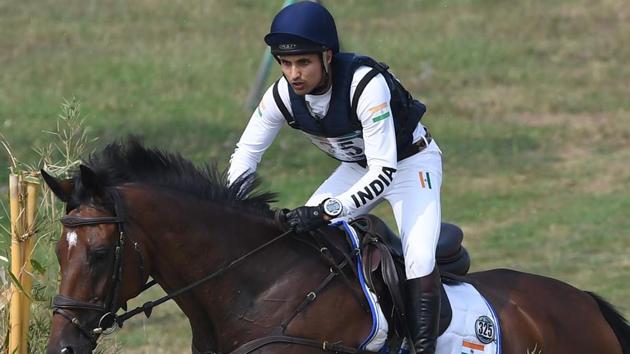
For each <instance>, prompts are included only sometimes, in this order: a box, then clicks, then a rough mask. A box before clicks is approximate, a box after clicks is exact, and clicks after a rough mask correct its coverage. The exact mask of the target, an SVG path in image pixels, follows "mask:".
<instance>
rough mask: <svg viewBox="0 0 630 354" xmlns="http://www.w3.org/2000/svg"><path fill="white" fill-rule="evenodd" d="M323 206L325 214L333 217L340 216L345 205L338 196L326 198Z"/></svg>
mask: <svg viewBox="0 0 630 354" xmlns="http://www.w3.org/2000/svg"><path fill="white" fill-rule="evenodd" d="M322 208H323V209H324V214H326V215H328V216H329V217H331V218H333V219H334V218H336V217H339V216H340V215H341V212H342V211H343V205H342V204H341V202H340V201H339V199H337V198H328V199H326V200H324V202H323V203H322Z"/></svg>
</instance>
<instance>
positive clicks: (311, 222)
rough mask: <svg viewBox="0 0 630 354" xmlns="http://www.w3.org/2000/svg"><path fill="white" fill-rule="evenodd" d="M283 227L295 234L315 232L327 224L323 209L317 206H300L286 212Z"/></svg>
mask: <svg viewBox="0 0 630 354" xmlns="http://www.w3.org/2000/svg"><path fill="white" fill-rule="evenodd" d="M284 216H285V225H286V226H287V229H291V230H293V231H295V232H297V233H302V232H307V231H311V230H315V229H317V228H319V227H321V226H324V225H326V224H328V221H327V220H325V219H324V216H325V214H324V208H323V207H322V206H321V205H318V206H301V207H299V208H295V209H293V210H290V211H288V212H287V213H286V214H285V215H284Z"/></svg>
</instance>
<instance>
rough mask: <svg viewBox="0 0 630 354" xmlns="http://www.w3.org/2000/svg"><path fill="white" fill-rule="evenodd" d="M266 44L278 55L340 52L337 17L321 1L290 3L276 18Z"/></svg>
mask: <svg viewBox="0 0 630 354" xmlns="http://www.w3.org/2000/svg"><path fill="white" fill-rule="evenodd" d="M265 43H267V44H268V45H269V47H270V48H271V53H272V54H273V55H274V56H276V55H283V54H285V55H291V54H305V53H315V52H324V51H326V50H327V49H331V50H332V51H333V53H338V52H339V39H338V38H337V27H336V26H335V20H334V19H333V17H332V15H331V14H330V12H328V10H326V8H325V7H324V6H322V5H320V4H319V3H317V2H313V1H302V2H298V3H295V4H292V5H289V6H286V7H285V8H283V9H282V10H280V12H278V14H277V15H276V17H274V19H273V22H272V23H271V30H270V31H269V33H268V34H267V35H266V36H265Z"/></svg>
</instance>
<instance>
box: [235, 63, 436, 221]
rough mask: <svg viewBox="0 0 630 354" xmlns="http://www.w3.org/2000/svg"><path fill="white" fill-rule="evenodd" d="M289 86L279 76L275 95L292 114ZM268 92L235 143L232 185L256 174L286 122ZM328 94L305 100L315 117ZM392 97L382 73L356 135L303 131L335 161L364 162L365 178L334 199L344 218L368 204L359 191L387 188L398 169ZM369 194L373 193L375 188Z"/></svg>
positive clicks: (366, 98) (360, 110)
mask: <svg viewBox="0 0 630 354" xmlns="http://www.w3.org/2000/svg"><path fill="white" fill-rule="evenodd" d="M370 70H371V68H370V67H367V66H361V67H359V68H358V69H357V70H356V71H355V73H354V76H353V79H352V85H351V88H350V99H352V97H353V96H354V91H355V89H356V87H357V85H358V84H359V82H360V81H361V79H362V78H363V77H364V76H365V75H366V74H367V73H368V72H369V71H370ZM287 85H288V84H287V81H286V80H285V79H284V78H282V79H281V80H280V81H279V82H278V92H279V94H280V98H281V99H282V102H284V105H285V106H286V107H287V109H288V110H289V112H290V113H291V114H293V112H292V110H291V103H290V98H289V92H288V89H287ZM272 90H273V87H269V89H267V92H266V93H265V95H264V96H263V98H262V100H261V102H260V104H259V106H258V108H257V109H256V110H255V111H254V113H253V114H252V116H251V118H250V120H249V123H248V124H247V127H246V128H245V131H244V132H243V135H242V136H241V138H240V140H239V142H238V143H237V144H236V149H235V151H234V153H233V154H232V157H231V159H230V168H229V170H228V180H229V183H232V182H233V181H234V180H235V179H236V178H238V177H239V176H241V175H242V174H245V173H252V172H254V171H256V168H257V166H258V163H260V160H261V158H262V156H263V154H264V152H265V151H266V150H267V148H269V146H270V145H271V143H272V142H273V141H274V139H275V138H276V136H277V135H278V132H279V131H280V128H281V127H282V126H283V125H284V124H285V122H286V120H285V118H284V116H283V115H282V113H281V112H280V109H279V108H278V107H277V106H276V103H275V101H274V98H273V91H272ZM331 92H332V89H331V90H328V92H326V93H325V94H322V95H306V96H305V101H306V103H307V107H308V108H309V110H310V111H311V114H312V115H313V116H315V117H317V116H319V117H323V116H325V115H326V112H327V111H328V107H329V104H330V97H331ZM390 98H391V95H390V91H389V87H388V86H387V82H386V81H385V78H384V77H383V76H382V75H381V74H378V75H376V76H375V77H374V78H373V79H372V80H370V82H369V83H368V84H367V86H366V87H365V89H364V91H363V93H362V94H361V97H359V101H358V105H357V116H358V119H359V121H360V122H361V127H362V129H361V131H360V132H357V133H356V134H354V135H352V136H345V137H343V138H341V139H340V138H326V137H316V136H312V135H310V134H306V133H305V134H306V135H307V136H308V137H309V138H310V139H311V142H313V144H315V145H316V146H317V147H319V148H320V149H322V150H323V151H325V152H326V153H327V154H329V155H331V156H333V157H336V158H338V159H339V160H342V161H358V160H362V159H364V158H365V159H366V161H367V169H366V173H365V175H364V176H363V177H362V178H361V179H359V180H358V181H357V182H356V183H355V184H354V185H352V186H351V187H350V188H349V189H348V190H347V191H345V192H344V193H342V194H341V195H338V196H336V198H338V199H339V200H340V201H341V203H342V204H343V207H344V214H348V213H350V212H352V211H353V210H355V209H357V208H359V207H362V206H364V205H367V204H370V203H371V202H372V200H368V201H366V200H361V201H359V200H358V199H357V197H356V195H357V193H358V192H360V191H365V190H366V188H367V189H370V188H371V187H370V185H371V184H372V186H374V183H378V184H379V185H382V186H383V187H384V188H387V186H389V185H390V182H391V181H392V179H393V173H394V171H395V170H396V166H397V153H396V132H395V129H394V120H393V113H392V111H391V107H390V105H389V101H390ZM350 104H351V102H350ZM421 128H422V125H421V124H418V127H416V129H415V131H414V141H416V140H417V139H419V138H420V137H421V136H422V135H423V134H424V129H421ZM376 181H381V182H376ZM372 192H376V191H374V190H373V187H372ZM380 192H382V191H380ZM380 192H379V193H378V194H380ZM353 195H354V196H355V197H354V198H353ZM375 199H376V198H375ZM361 203H363V204H361Z"/></svg>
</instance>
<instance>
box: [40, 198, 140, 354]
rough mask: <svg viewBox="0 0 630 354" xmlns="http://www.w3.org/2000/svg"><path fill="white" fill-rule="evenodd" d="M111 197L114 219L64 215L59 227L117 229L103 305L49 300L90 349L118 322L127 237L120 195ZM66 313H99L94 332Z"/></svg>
mask: <svg viewBox="0 0 630 354" xmlns="http://www.w3.org/2000/svg"><path fill="white" fill-rule="evenodd" d="M112 195H113V199H114V216H93V217H84V216H74V215H65V216H63V217H62V218H61V220H60V221H61V224H63V225H64V226H66V227H80V226H93V225H102V224H116V225H117V228H118V240H117V241H116V248H115V251H114V265H113V273H112V284H113V291H110V292H108V294H107V297H106V298H105V301H104V302H103V303H102V304H95V303H91V302H86V301H81V300H77V299H73V298H71V297H68V296H65V295H61V294H57V295H56V296H55V297H54V298H53V301H52V309H53V314H58V315H60V316H62V317H64V318H66V319H67V320H68V321H70V322H71V323H72V324H73V325H74V326H75V327H76V328H77V329H78V330H79V331H80V332H81V333H82V334H83V335H85V337H86V338H88V339H89V340H90V342H91V344H92V347H93V348H95V347H96V340H97V338H98V336H99V335H101V334H109V333H111V332H112V331H113V329H115V327H114V324H116V322H117V316H116V311H117V310H118V305H117V303H116V300H117V299H118V296H119V293H120V288H121V277H122V272H123V259H124V257H123V252H124V248H125V241H126V239H127V235H126V233H125V213H124V209H123V207H122V202H121V198H120V195H119V193H118V192H117V191H116V190H114V192H113V193H112ZM134 249H135V250H136V252H137V253H138V254H139V257H140V260H141V264H143V262H142V254H141V253H140V251H139V249H138V247H134ZM142 268H144V267H142ZM142 279H144V278H142ZM147 285H148V284H147ZM151 285H152V284H151ZM68 310H70V311H73V312H74V310H88V311H96V312H98V313H99V314H101V317H100V319H99V322H98V326H97V327H96V328H93V329H88V328H86V326H85V324H82V323H81V322H80V321H79V319H78V318H77V317H76V316H73V314H72V313H71V312H70V311H68Z"/></svg>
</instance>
